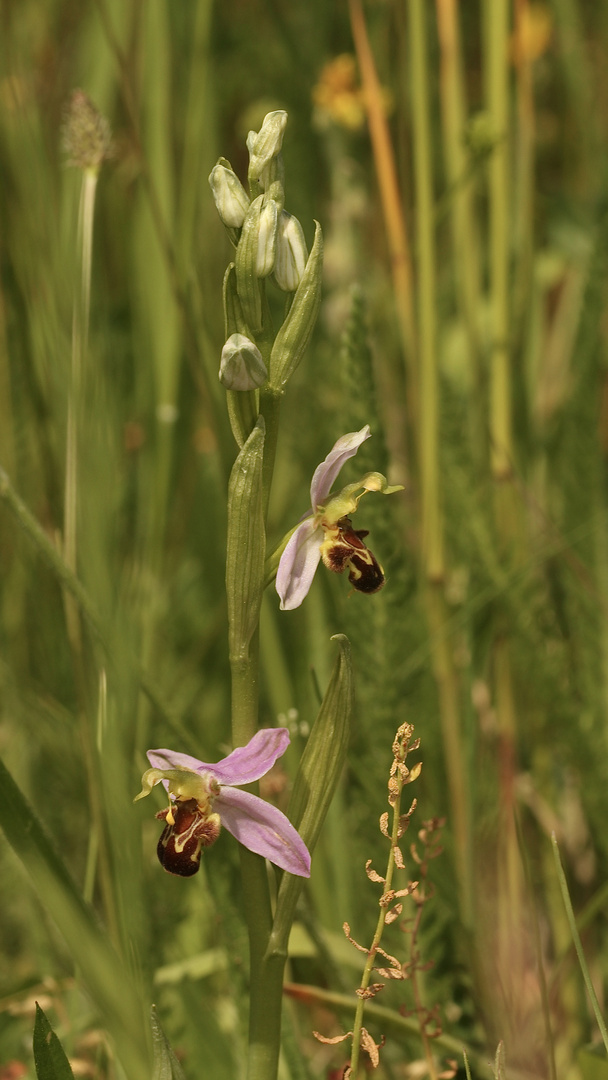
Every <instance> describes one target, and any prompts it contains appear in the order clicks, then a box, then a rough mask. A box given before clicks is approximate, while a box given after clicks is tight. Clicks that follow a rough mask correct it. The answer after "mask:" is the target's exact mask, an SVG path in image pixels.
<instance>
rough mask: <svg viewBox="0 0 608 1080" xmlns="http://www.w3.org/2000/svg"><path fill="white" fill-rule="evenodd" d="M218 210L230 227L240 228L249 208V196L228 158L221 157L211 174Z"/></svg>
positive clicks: (211, 183)
mask: <svg viewBox="0 0 608 1080" xmlns="http://www.w3.org/2000/svg"><path fill="white" fill-rule="evenodd" d="M209 185H210V187H211V191H212V194H213V199H214V202H215V205H216V207H217V212H218V214H219V215H220V218H221V220H222V222H223V224H224V225H226V227H227V228H229V229H240V227H241V225H242V224H243V222H244V220H245V214H246V213H247V211H248V209H249V196H248V194H247V192H246V191H245V188H244V187H243V185H242V184H241V181H240V180H239V178H238V176H237V175H236V173H235V172H234V170H233V169H232V167H231V165H230V162H229V161H226V158H220V159H219V161H218V163H217V165H214V166H213V168H212V170H211V172H210V174H209Z"/></svg>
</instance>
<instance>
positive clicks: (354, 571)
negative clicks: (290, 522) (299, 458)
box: [276, 424, 403, 611]
mask: <svg viewBox="0 0 608 1080" xmlns="http://www.w3.org/2000/svg"><path fill="white" fill-rule="evenodd" d="M370 435H371V431H370V429H369V424H366V425H365V427H363V428H361V431H350V432H349V433H348V434H347V435H342V437H341V438H340V439H338V441H337V442H336V443H335V444H334V446H333V448H332V450H330V452H329V454H328V455H327V457H326V458H325V461H322V462H321V464H320V465H318V466H317V468H316V469H315V472H314V475H313V478H312V483H311V485H310V502H311V509H310V510H309V511H308V512H307V514H306V515H305V516H304V518H303V520H302V521H301V522H300V524H299V525H298V526H297V528H296V530H295V532H294V533H293V534H292V536H291V537H290V539H289V541H288V543H287V545H286V547H285V550H284V551H283V554H282V555H281V559H280V562H279V566H278V570H277V579H276V590H277V592H278V594H279V596H280V598H281V609H282V610H283V611H290V610H291V609H292V608H296V607H299V606H300V604H301V603H302V601H303V599H304V597H305V596H306V594H307V592H308V590H309V589H310V586H311V584H312V579H313V577H314V576H315V571H316V569H317V566H318V565H319V562H320V561H321V559H322V560H323V563H324V565H325V566H327V568H328V569H329V570H333V571H334V572H335V573H337V574H342V573H343V572H344V571H345V570H348V580H349V581H350V583H351V585H352V586H353V588H354V589H357V590H358V591H359V592H364V593H375V592H378V590H379V589H381V588H382V586H383V585H384V571H383V569H382V567H381V566H380V563H379V562H378V560H377V559H376V557H375V556H374V554H373V553H372V552H371V551H370V550H369V548H368V547H367V545H366V544H365V543H364V542H363V538H364V537H365V536H367V535H368V533H367V531H366V530H365V529H360V530H355V529H353V527H352V522H351V520H350V514H354V512H355V510H356V509H357V506H358V504H359V499H360V498H361V497H362V495H364V494H365V492H366V491H380V492H382V493H383V494H384V495H390V494H391V492H393V491H402V490H403V488H402V485H401V484H397V485H393V486H390V485H389V484H388V483H387V480H386V477H384V476H383V475H382V473H377V472H371V473H366V474H365V476H362V477H361V479H360V480H357V481H356V482H355V483H354V484H347V486H346V487H344V488H342V490H341V491H339V492H337V493H336V494H334V495H330V490H331V487H332V485H333V482H334V480H335V479H336V477H337V475H338V473H339V472H340V469H341V468H342V466H343V465H344V463H345V462H346V461H348V459H349V458H351V457H354V455H355V454H356V453H357V450H358V449H359V447H360V446H361V444H362V443H364V442H365V440H366V439H369V437H370Z"/></svg>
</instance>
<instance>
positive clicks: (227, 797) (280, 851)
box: [214, 788, 310, 877]
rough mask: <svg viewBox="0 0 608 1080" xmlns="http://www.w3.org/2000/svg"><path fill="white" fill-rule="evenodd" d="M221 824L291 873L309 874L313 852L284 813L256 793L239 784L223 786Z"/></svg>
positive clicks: (218, 804) (219, 801)
mask: <svg viewBox="0 0 608 1080" xmlns="http://www.w3.org/2000/svg"><path fill="white" fill-rule="evenodd" d="M214 809H215V810H217V812H218V813H219V815H220V818H221V819H222V825H225V827H226V828H227V829H228V832H231V833H232V835H233V836H235V837H236V839H237V840H238V841H239V843H241V844H243V845H244V846H245V847H247V848H249V850H250V851H255V852H256V853H257V854H258V855H263V856H264V858H265V859H270V862H271V863H274V864H275V866H280V867H281V869H282V870H287V871H289V873H290V874H298V875H299V876H300V877H310V854H309V852H308V848H307V847H306V844H305V843H304V841H303V840H302V837H301V836H300V834H299V833H298V832H297V831H296V829H294V827H293V825H292V824H291V822H289V821H288V820H287V818H286V817H285V814H282V813H281V811H280V810H277V808H276V806H272V805H271V804H270V803H267V802H264V800H263V799H259V798H258V796H257V795H251V794H250V793H249V792H248V791H239V790H238V789H237V788H222V790H221V792H220V794H219V795H218V797H217V799H216V800H215V803H214Z"/></svg>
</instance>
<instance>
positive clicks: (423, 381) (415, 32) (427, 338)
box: [408, 0, 444, 581]
mask: <svg viewBox="0 0 608 1080" xmlns="http://www.w3.org/2000/svg"><path fill="white" fill-rule="evenodd" d="M408 11H409V27H410V41H411V49H410V62H411V70H412V120H413V128H414V166H415V184H416V219H417V223H418V244H417V252H416V254H417V264H418V280H419V289H418V340H419V343H420V345H419V356H420V472H421V478H420V481H421V482H420V487H421V495H422V557H423V560H424V569H425V573H426V576H427V578H428V579H429V580H430V581H440V580H441V579H442V578H443V573H444V558H443V529H442V520H441V495H440V483H439V377H438V368H437V353H436V324H435V314H436V311H437V304H436V297H435V292H436V290H435V245H434V229H435V221H434V209H433V183H432V167H431V131H430V123H429V92H428V81H427V72H428V64H427V60H426V57H427V41H426V11H425V4H424V0H410V3H409V8H408Z"/></svg>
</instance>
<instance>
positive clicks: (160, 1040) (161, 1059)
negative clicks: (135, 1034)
mask: <svg viewBox="0 0 608 1080" xmlns="http://www.w3.org/2000/svg"><path fill="white" fill-rule="evenodd" d="M150 1027H151V1029H152V1050H153V1053H154V1072H153V1074H152V1080H186V1077H185V1075H184V1070H183V1069H182V1067H181V1065H180V1063H179V1061H178V1060H177V1058H176V1056H175V1053H174V1052H173V1050H172V1049H171V1045H170V1043H169V1040H168V1039H167V1036H166V1035H165V1033H164V1031H163V1029H162V1027H161V1024H160V1020H159V1019H158V1013H157V1011H156V1006H155V1005H153V1006H152V1008H151V1009H150Z"/></svg>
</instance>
